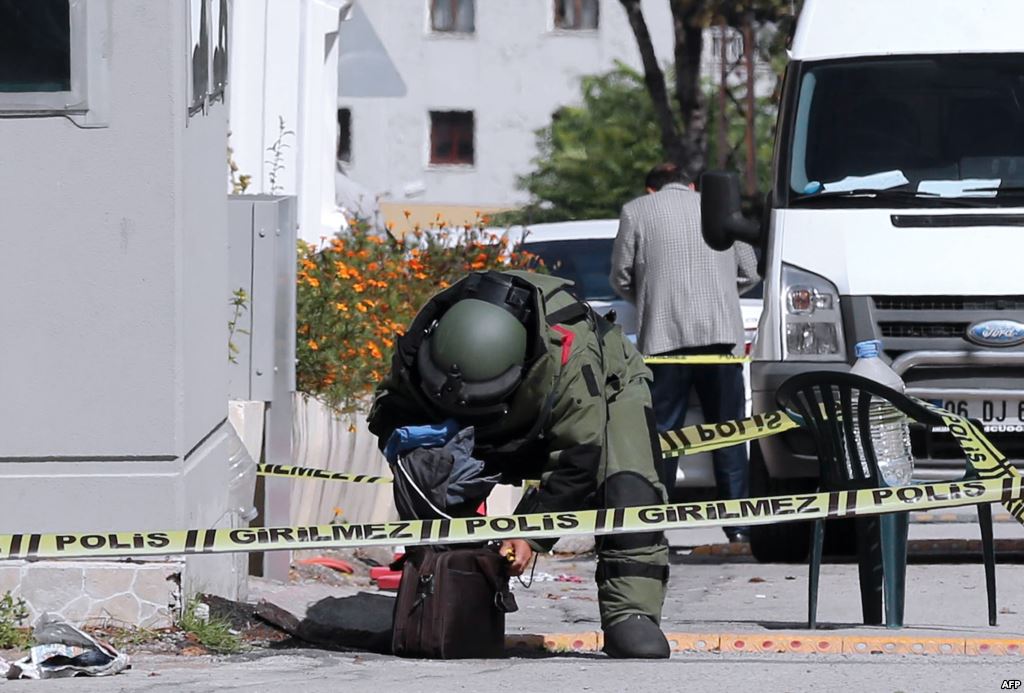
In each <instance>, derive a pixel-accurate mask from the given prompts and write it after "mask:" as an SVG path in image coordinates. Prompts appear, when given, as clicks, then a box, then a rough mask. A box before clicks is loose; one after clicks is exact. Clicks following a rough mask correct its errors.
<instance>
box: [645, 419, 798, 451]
mask: <svg viewBox="0 0 1024 693" xmlns="http://www.w3.org/2000/svg"><path fill="white" fill-rule="evenodd" d="M799 426H800V424H798V423H797V422H796V421H794V420H793V419H792V418H791V417H790V416H789V415H788V414H786V412H782V411H775V412H770V413H767V414H755V415H754V416H752V417H750V418H749V419H742V420H740V421H723V422H721V423H705V424H695V425H693V426H687V427H685V428H680V429H678V430H675V431H665V432H664V433H659V434H658V439H659V441H660V443H661V453H662V455H663V456H665V457H675V456H676V455H695V454H697V453H698V452H709V451H711V450H718V449H719V448H727V447H729V446H731V445H736V444H738V443H745V442H748V441H751V440H757V439H758V438H767V437H768V436H773V435H776V434H777V433H782V432H783V431H788V430H790V429H792V428H799Z"/></svg>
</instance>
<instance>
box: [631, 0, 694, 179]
mask: <svg viewBox="0 0 1024 693" xmlns="http://www.w3.org/2000/svg"><path fill="white" fill-rule="evenodd" d="M620 2H621V3H622V6H623V8H625V10H626V16H627V17H628V18H629V26H630V27H631V28H632V29H633V35H634V36H635V37H636V45H637V47H638V48H639V49H640V59H641V61H642V62H643V66H644V84H645V85H646V86H647V93H648V94H650V96H651V101H653V102H654V112H655V113H656V114H657V117H658V126H659V127H660V128H661V146H662V149H663V150H664V151H665V157H666V158H667V159H668V160H669V161H672V162H674V163H676V164H677V165H678V166H679V167H680V168H682V169H683V170H686V171H688V170H689V165H688V164H689V159H690V157H689V155H688V153H687V149H686V147H685V146H684V144H683V142H682V141H681V140H680V138H679V130H678V129H677V128H676V123H675V116H674V115H673V113H672V105H671V104H670V103H669V98H668V89H667V88H666V86H665V74H664V73H663V72H662V71H661V66H660V65H658V57H657V55H655V53H654V44H653V43H652V42H651V34H650V32H649V31H648V29H647V22H646V20H644V15H643V11H642V10H641V8H640V0H620ZM697 62H698V70H699V69H700V58H699V55H698V61H697Z"/></svg>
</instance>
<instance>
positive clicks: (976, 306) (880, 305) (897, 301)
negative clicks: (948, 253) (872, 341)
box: [875, 296, 1024, 311]
mask: <svg viewBox="0 0 1024 693" xmlns="http://www.w3.org/2000/svg"><path fill="white" fill-rule="evenodd" d="M875 308H877V309H878V310H1022V311H1024V296H876V297H875Z"/></svg>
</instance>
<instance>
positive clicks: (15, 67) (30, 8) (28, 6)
mask: <svg viewBox="0 0 1024 693" xmlns="http://www.w3.org/2000/svg"><path fill="white" fill-rule="evenodd" d="M0 91H3V92H8V93H9V92H17V93H24V92H57V91H64V92H66V91H71V6H70V5H69V4H68V0H33V1H32V2H17V0H0Z"/></svg>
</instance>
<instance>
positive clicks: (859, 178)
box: [784, 54, 1024, 206]
mask: <svg viewBox="0 0 1024 693" xmlns="http://www.w3.org/2000/svg"><path fill="white" fill-rule="evenodd" d="M799 80H800V89H799V96H798V97H797V102H796V109H795V111H794V112H793V113H794V116H793V117H794V121H793V126H792V131H791V132H792V134H791V137H790V139H789V152H788V154H789V155H788V157H787V159H788V164H789V168H788V177H789V186H788V187H789V193H790V195H789V197H790V202H791V203H792V204H797V203H801V202H803V203H812V202H819V203H822V204H825V203H826V200H827V201H828V204H835V205H841V204H852V203H853V202H852V201H854V200H858V199H859V200H867V201H870V200H872V199H874V200H875V201H876V203H877V204H883V205H885V206H891V205H892V204H893V203H897V204H903V205H906V204H914V205H918V204H923V205H941V204H944V203H945V202H951V201H952V200H951V198H955V199H956V201H957V202H960V203H962V202H964V201H966V200H967V199H968V198H969V199H970V200H971V201H974V202H977V203H978V204H997V205H998V204H1007V205H1009V204H1014V205H1020V204H1022V203H1024V199H1022V198H1024V55H1009V56H1008V55H1005V54H1000V55H944V56H928V57H919V56H918V57H886V58H871V59H860V60H855V61H850V60H844V61H837V62H832V63H825V64H819V65H815V66H809V67H805V68H804V70H803V72H802V74H801V75H800V77H799ZM784 175H785V174H784ZM878 191H886V192H878Z"/></svg>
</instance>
